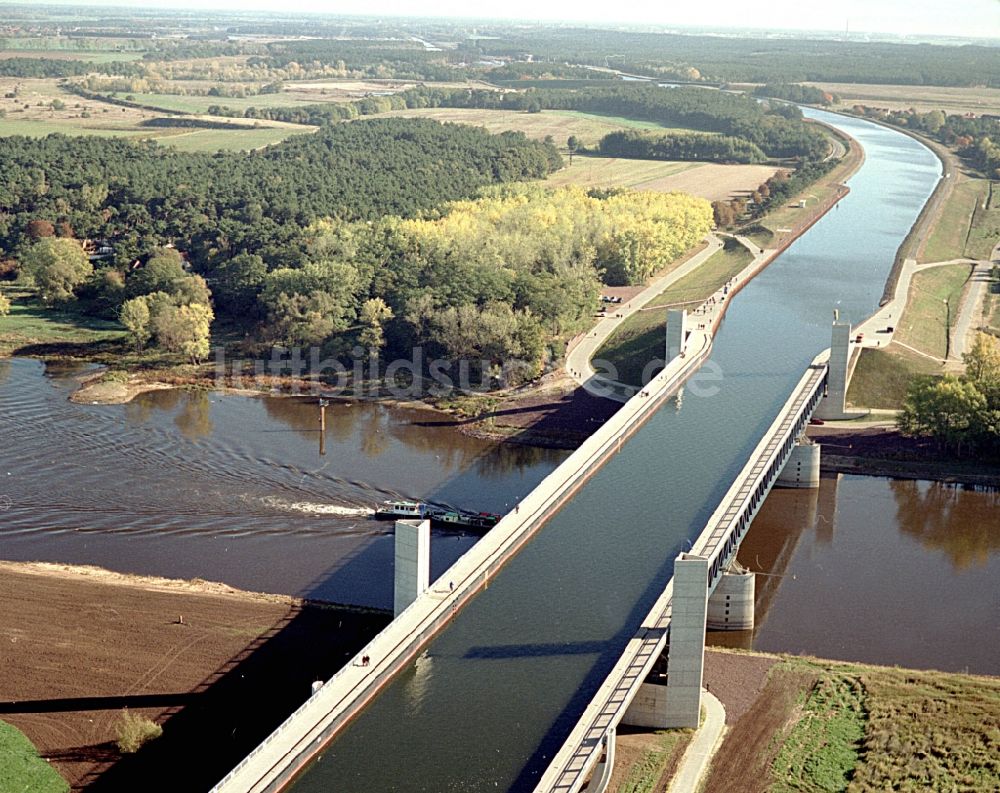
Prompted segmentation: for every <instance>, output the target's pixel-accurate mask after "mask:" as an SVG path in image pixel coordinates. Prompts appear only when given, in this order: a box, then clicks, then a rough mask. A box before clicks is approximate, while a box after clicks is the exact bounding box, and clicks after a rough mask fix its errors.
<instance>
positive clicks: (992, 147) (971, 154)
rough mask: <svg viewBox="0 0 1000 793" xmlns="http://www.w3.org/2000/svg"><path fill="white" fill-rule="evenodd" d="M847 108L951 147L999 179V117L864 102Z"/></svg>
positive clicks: (986, 173)
mask: <svg viewBox="0 0 1000 793" xmlns="http://www.w3.org/2000/svg"><path fill="white" fill-rule="evenodd" d="M851 111H852V112H853V113H854V114H856V115H859V116H863V117H865V118H873V119H876V120H878V121H884V122H886V123H888V124H893V125H894V126H897V127H903V128H904V129H911V130H913V131H914V132H919V133H921V134H924V135H926V136H928V137H929V138H933V139H934V140H937V141H939V142H941V143H943V144H944V145H946V146H952V147H954V148H955V149H956V150H957V151H958V153H959V155H960V156H961V157H963V158H964V159H966V160H968V161H969V162H971V163H972V164H973V165H974V166H975V167H976V168H978V169H979V170H980V171H981V172H982V173H983V174H985V175H986V176H987V177H988V178H990V179H997V178H1000V145H998V144H997V141H1000V117H998V116H995V115H991V114H988V113H984V114H983V115H981V116H974V115H959V114H951V115H945V113H944V112H943V111H941V110H930V111H928V112H926V113H922V112H920V111H918V110H916V109H914V108H909V109H907V110H889V109H886V108H881V107H869V106H867V105H854V106H853V107H852V108H851Z"/></svg>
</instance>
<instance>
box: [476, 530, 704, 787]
mask: <svg viewBox="0 0 1000 793" xmlns="http://www.w3.org/2000/svg"><path fill="white" fill-rule="evenodd" d="M686 547H687V541H683V542H680V543H678V544H677V545H676V547H674V548H667V549H664V562H663V564H662V565H661V566H660V568H659V569H658V571H657V573H656V575H655V576H654V577H653V579H652V580H651V581H650V583H649V584H648V585H647V586H646V588H645V589H644V590H643V592H642V595H641V596H640V597H639V598H638V599H637V601H636V603H635V605H634V606H633V607H632V609H631V611H630V612H629V614H628V616H627V618H626V619H625V620H624V622H623V626H622V628H621V629H620V630H618V631H617V632H616V633H615V634H614V635H613V636H612V637H610V638H609V639H608V640H607V641H604V642H595V641H581V642H570V643H567V644H566V645H562V647H563V648H564V649H563V652H562V653H560V652H559V650H558V649H556V648H555V647H551V646H549V645H546V644H539V645H533V646H528V647H527V648H524V649H526V650H527V652H526V653H525V654H545V655H559V654H574V655H576V654H585V653H586V652H587V651H591V652H594V653H596V656H597V657H596V658H595V659H594V662H593V664H592V665H591V667H590V670H589V672H588V673H587V675H586V677H585V678H584V679H583V681H582V682H581V684H580V685H579V687H578V688H577V689H576V690H575V692H574V693H573V695H572V697H571V698H570V700H569V701H568V702H567V703H566V706H565V707H564V708H563V709H562V711H561V712H560V713H559V715H558V716H557V717H556V718H555V720H554V721H553V722H552V724H551V725H550V726H549V728H548V729H547V730H546V731H545V733H544V735H543V736H542V738H541V740H540V741H539V742H538V746H537V748H536V749H535V751H534V753H533V754H532V755H531V756H530V757H529V758H527V760H526V762H525V764H524V766H523V767H522V769H521V772H520V773H519V774H518V776H517V778H516V779H515V780H514V783H513V784H512V785H511V786H510V790H511V791H532V790H534V788H535V785H536V784H537V783H538V780H539V778H540V777H541V775H542V774H543V773H545V770H546V769H547V768H548V766H549V764H550V763H551V761H552V759H553V757H554V756H555V755H556V753H557V752H558V751H559V750H560V749H561V748H562V745H563V743H564V742H565V741H566V738H567V737H568V736H569V733H570V732H572V730H573V728H574V727H575V726H576V724H577V722H578V721H579V719H580V717H581V715H582V714H583V712H584V710H585V709H586V708H587V706H588V705H589V704H590V702H591V700H592V699H593V697H594V694H595V693H596V692H597V690H598V689H599V688H600V687H601V685H603V683H604V681H605V680H606V679H607V677H608V675H609V674H610V672H611V670H612V669H613V668H614V666H615V664H616V663H618V661H619V660H620V659H621V656H622V652H623V651H624V649H625V646H626V645H627V644H628V642H629V640H630V639H631V638H632V637H633V636H634V635H635V632H636V628H637V627H638V626H639V625H640V624H641V623H642V620H643V619H644V618H645V617H646V615H647V614H648V613H649V610H650V608H652V605H653V603H654V602H656V599H657V598H658V597H659V596H660V595H661V594H662V593H663V588H664V587H665V586H666V584H667V581H669V580H670V578H671V576H672V575H673V569H674V558H675V557H676V556H677V554H678V553H680V552H681V551H682V550H684V549H686ZM503 651H504V647H503V646H502V645H501V646H498V647H495V648H474V652H475V653H476V656H474V657H494V656H491V655H490V653H491V652H497V653H502V652H503ZM543 651H544V652H543ZM495 657H503V656H502V655H498V656H495Z"/></svg>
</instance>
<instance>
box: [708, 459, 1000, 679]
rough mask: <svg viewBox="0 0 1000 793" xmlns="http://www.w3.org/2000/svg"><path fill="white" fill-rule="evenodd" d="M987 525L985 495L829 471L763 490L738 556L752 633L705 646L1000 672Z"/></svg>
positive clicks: (999, 542)
mask: <svg viewBox="0 0 1000 793" xmlns="http://www.w3.org/2000/svg"><path fill="white" fill-rule="evenodd" d="M998 529H1000V491H997V490H985V489H975V488H971V487H962V486H957V485H949V484H943V483H939V482H915V481H908V480H902V479H885V478H882V477H868V476H853V475H850V476H842V475H839V474H837V475H830V476H824V477H823V479H822V480H821V482H820V487H819V489H817V490H774V491H772V493H771V494H770V495H769V496H768V498H767V501H766V502H765V503H764V506H763V508H762V509H761V511H760V513H759V514H758V515H757V517H756V518H755V519H754V522H753V526H752V527H751V529H750V532H749V534H748V535H747V537H746V539H745V540H744V541H743V544H742V545H741V546H740V550H739V555H738V558H739V561H740V563H741V564H743V565H744V566H745V567H747V568H748V569H750V570H754V571H757V572H758V573H759V575H757V579H756V580H757V591H756V598H755V613H754V616H755V619H756V623H755V627H754V630H753V631H735V632H732V633H722V632H710V633H709V634H708V643H709V644H710V645H718V646H728V647H743V648H746V649H751V648H752V649H756V650H766V651H775V652H791V653H806V654H809V655H815V656H819V657H821V658H839V659H842V660H845V661H864V662H868V663H875V664H885V665H890V666H892V665H898V666H906V667H915V668H924V669H926V668H930V669H943V670H947V671H953V672H972V673H974V674H984V675H1000V590H998V589H997V581H1000V530H998ZM875 560H884V562H883V563H877V562H876V561H875Z"/></svg>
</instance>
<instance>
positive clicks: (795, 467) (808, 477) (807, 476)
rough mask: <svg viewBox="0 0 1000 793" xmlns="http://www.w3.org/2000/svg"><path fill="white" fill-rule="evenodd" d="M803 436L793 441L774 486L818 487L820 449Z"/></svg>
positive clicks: (818, 445) (816, 444)
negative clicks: (793, 443) (790, 450)
mask: <svg viewBox="0 0 1000 793" xmlns="http://www.w3.org/2000/svg"><path fill="white" fill-rule="evenodd" d="M821 448H822V447H821V446H820V444H818V443H813V442H812V441H810V440H809V439H808V438H806V437H805V436H803V437H801V438H799V439H798V440H797V441H795V446H793V447H792V452H791V454H789V455H788V461H787V462H786V463H785V467H784V468H782V469H781V473H779V474H778V481H777V482H775V483H774V484H775V487H819V465H820V449H821Z"/></svg>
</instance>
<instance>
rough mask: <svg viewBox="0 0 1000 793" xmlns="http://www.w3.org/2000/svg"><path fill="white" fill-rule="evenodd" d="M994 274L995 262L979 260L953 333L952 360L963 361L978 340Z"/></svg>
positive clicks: (964, 296) (970, 278)
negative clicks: (988, 291) (985, 300)
mask: <svg viewBox="0 0 1000 793" xmlns="http://www.w3.org/2000/svg"><path fill="white" fill-rule="evenodd" d="M994 253H996V250H994ZM992 275H993V263H992V262H979V263H978V264H976V269H974V270H973V271H972V275H971V276H970V277H969V285H968V287H967V288H966V290H965V292H964V293H963V294H962V305H961V306H960V307H959V310H958V318H957V319H956V320H955V330H953V331H952V334H951V336H952V338H951V360H954V361H959V362H961V360H962V356H963V355H964V354H965V353H967V352H968V351H969V349H970V348H971V347H972V345H973V343H974V342H975V340H976V333H977V332H978V331H979V327H980V325H981V322H982V318H983V300H984V299H985V298H986V292H987V290H988V289H989V288H990V283H991V281H992V280H993V278H992Z"/></svg>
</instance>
